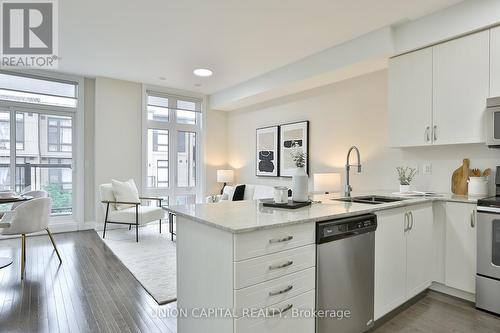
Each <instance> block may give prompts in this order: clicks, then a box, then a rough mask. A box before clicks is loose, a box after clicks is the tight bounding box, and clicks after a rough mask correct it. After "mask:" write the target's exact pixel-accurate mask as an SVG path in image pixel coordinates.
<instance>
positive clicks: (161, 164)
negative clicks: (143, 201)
mask: <svg viewBox="0 0 500 333" xmlns="http://www.w3.org/2000/svg"><path fill="white" fill-rule="evenodd" d="M147 178H148V179H147V184H148V187H151V188H157V187H168V130H161V129H154V128H150V129H148V175H147Z"/></svg>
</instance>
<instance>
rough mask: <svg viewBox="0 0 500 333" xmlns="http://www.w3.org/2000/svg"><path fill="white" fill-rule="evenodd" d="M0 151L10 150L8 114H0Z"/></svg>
mask: <svg viewBox="0 0 500 333" xmlns="http://www.w3.org/2000/svg"><path fill="white" fill-rule="evenodd" d="M0 150H10V113H9V112H0Z"/></svg>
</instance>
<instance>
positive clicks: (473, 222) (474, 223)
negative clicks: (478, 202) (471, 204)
mask: <svg viewBox="0 0 500 333" xmlns="http://www.w3.org/2000/svg"><path fill="white" fill-rule="evenodd" d="M475 215H476V211H475V210H473V211H472V213H471V214H470V227H471V228H474V227H475V226H476V221H475V218H474V217H475Z"/></svg>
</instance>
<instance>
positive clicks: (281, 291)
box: [269, 286, 293, 296]
mask: <svg viewBox="0 0 500 333" xmlns="http://www.w3.org/2000/svg"><path fill="white" fill-rule="evenodd" d="M292 289H293V286H288V287H286V288H285V289H282V290H280V291H270V292H269V296H277V295H281V294H284V293H287V292H289V291H290V290H292Z"/></svg>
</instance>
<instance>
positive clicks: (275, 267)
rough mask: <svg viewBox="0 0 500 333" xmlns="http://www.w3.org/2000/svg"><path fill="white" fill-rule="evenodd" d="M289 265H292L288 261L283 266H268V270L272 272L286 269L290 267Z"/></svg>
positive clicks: (290, 261)
mask: <svg viewBox="0 0 500 333" xmlns="http://www.w3.org/2000/svg"><path fill="white" fill-rule="evenodd" d="M291 265H293V261H292V260H289V261H287V262H286V263H284V264H278V265H271V266H269V270H271V271H273V270H275V269H280V268H285V267H288V266H291Z"/></svg>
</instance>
